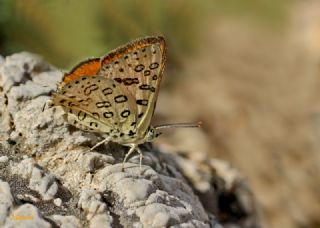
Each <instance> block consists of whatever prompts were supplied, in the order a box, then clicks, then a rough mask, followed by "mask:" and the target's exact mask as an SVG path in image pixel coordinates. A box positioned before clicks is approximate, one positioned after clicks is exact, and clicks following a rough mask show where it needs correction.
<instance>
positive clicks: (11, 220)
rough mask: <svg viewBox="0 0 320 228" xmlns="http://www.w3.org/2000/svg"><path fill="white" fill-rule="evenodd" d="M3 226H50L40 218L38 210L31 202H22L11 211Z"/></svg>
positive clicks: (44, 227)
mask: <svg viewBox="0 0 320 228" xmlns="http://www.w3.org/2000/svg"><path fill="white" fill-rule="evenodd" d="M4 227H21V228H22V227H26V228H27V227H28V228H29V227H30V228H31V227H43V228H46V227H48V228H50V227H51V225H50V223H49V222H48V221H46V220H45V219H43V218H42V216H41V215H40V213H39V210H38V209H37V208H36V207H35V206H33V205H31V204H23V205H21V206H19V207H18V208H17V209H15V210H14V211H12V213H11V214H10V216H9V217H8V218H7V220H6V223H5V225H4Z"/></svg>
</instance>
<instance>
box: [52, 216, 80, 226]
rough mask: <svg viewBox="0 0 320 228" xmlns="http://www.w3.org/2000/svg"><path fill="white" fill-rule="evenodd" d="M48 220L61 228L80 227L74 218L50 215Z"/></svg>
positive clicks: (77, 220)
mask: <svg viewBox="0 0 320 228" xmlns="http://www.w3.org/2000/svg"><path fill="white" fill-rule="evenodd" d="M50 218H51V219H52V220H53V221H54V223H55V224H56V225H58V226H59V227H61V228H78V227H81V225H80V221H79V219H77V218H76V217H75V216H62V215H52V216H51V217H50Z"/></svg>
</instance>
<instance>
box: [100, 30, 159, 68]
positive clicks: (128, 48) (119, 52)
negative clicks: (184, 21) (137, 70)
mask: <svg viewBox="0 0 320 228" xmlns="http://www.w3.org/2000/svg"><path fill="white" fill-rule="evenodd" d="M155 43H160V49H161V53H162V54H163V53H164V52H165V40H164V38H163V37H160V36H159V37H147V38H144V39H141V40H135V41H133V42H131V43H129V44H127V45H124V46H122V47H119V48H117V49H115V50H113V51H111V52H110V53H108V54H107V55H106V56H105V57H103V59H102V61H101V65H106V64H110V63H112V62H114V61H116V60H118V59H120V58H122V56H124V55H125V54H128V53H130V52H133V51H134V50H137V49H142V48H144V47H146V46H148V45H151V44H155ZM162 56H163V57H164V55H162Z"/></svg>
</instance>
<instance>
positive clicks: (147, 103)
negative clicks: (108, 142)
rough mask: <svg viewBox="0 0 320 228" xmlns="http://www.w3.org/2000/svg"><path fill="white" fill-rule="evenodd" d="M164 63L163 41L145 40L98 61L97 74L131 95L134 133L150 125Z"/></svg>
mask: <svg viewBox="0 0 320 228" xmlns="http://www.w3.org/2000/svg"><path fill="white" fill-rule="evenodd" d="M164 63H165V41H164V39H163V38H162V37H148V38H144V39H140V40H137V41H133V42H131V43H129V44H127V45H125V46H123V47H120V48H118V49H116V50H114V51H112V52H110V53H109V54H108V55H107V56H105V57H104V58H103V59H102V60H101V69H100V71H99V72H98V74H99V75H101V76H105V77H107V78H112V79H114V80H115V81H117V82H118V83H120V84H121V85H122V86H124V87H125V90H126V91H128V92H127V93H128V94H129V93H130V94H132V96H133V97H134V99H135V103H136V104H137V126H136V128H137V130H138V131H140V132H141V133H144V132H145V131H146V129H147V128H148V127H149V125H150V121H151V118H152V115H153V111H154V108H155V105H156V100H157V96H158V93H159V87H160V82H161V79H162V73H163V68H164Z"/></svg>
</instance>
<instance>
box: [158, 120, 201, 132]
mask: <svg viewBox="0 0 320 228" xmlns="http://www.w3.org/2000/svg"><path fill="white" fill-rule="evenodd" d="M201 125H202V123H201V122H198V123H175V124H161V125H158V126H155V127H154V128H155V129H156V130H158V129H165V128H193V127H201Z"/></svg>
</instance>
